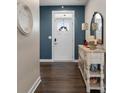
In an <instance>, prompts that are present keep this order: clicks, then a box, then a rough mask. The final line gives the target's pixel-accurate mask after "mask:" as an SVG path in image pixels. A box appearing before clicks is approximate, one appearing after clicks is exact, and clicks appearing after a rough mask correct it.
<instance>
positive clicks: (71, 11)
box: [52, 10, 75, 62]
mask: <svg viewBox="0 0 124 93" xmlns="http://www.w3.org/2000/svg"><path fill="white" fill-rule="evenodd" d="M56 13H72V15H73V17H72V20H73V21H72V22H73V28H72V31H73V48H72V52H73V57H72V60H70V61H75V21H74V20H75V11H74V10H60V11H54V10H53V11H52V62H54V53H53V51H54V48H53V40H54V39H53V37H54V34H53V31H54V28H53V27H54V14H56ZM59 61H61V60H59ZM67 62H68V60H67Z"/></svg>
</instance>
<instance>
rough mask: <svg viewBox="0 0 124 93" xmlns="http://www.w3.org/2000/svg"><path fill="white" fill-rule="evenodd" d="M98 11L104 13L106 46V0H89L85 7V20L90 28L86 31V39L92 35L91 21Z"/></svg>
mask: <svg viewBox="0 0 124 93" xmlns="http://www.w3.org/2000/svg"><path fill="white" fill-rule="evenodd" d="M95 11H97V12H100V13H101V14H102V15H103V20H104V47H105V46H106V0H89V2H88V3H87V5H86V7H85V22H87V23H88V24H89V30H88V31H86V39H87V38H88V37H89V35H90V22H91V19H92V16H93V13H94V12H95Z"/></svg>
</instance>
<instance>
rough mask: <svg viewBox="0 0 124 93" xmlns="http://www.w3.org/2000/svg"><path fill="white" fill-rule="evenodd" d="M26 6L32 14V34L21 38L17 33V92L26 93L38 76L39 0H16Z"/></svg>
mask: <svg viewBox="0 0 124 93" xmlns="http://www.w3.org/2000/svg"><path fill="white" fill-rule="evenodd" d="M18 1H22V2H24V3H25V4H27V5H28V6H29V7H30V9H31V11H32V14H33V25H34V26H33V32H32V33H31V34H30V35H29V36H23V35H22V34H21V33H20V32H19V31H17V51H18V52H17V82H18V83H17V87H18V89H17V92H18V93H28V91H29V89H30V88H31V87H32V85H33V84H34V82H35V81H36V80H37V78H38V77H39V76H40V68H39V67H40V63H39V58H40V57H39V40H40V39H39V0H18Z"/></svg>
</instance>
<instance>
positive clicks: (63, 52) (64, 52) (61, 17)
mask: <svg viewBox="0 0 124 93" xmlns="http://www.w3.org/2000/svg"><path fill="white" fill-rule="evenodd" d="M56 15H57V14H56ZM53 17H54V18H53V21H54V22H53V31H52V37H53V39H52V43H53V51H52V52H53V53H52V54H53V61H58V62H59V61H70V62H71V61H72V60H73V58H74V51H73V49H74V41H73V40H74V39H73V38H74V37H73V15H72V14H68V13H67V14H66V13H59V14H58V16H53Z"/></svg>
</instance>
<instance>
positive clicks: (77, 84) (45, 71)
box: [35, 62, 96, 93]
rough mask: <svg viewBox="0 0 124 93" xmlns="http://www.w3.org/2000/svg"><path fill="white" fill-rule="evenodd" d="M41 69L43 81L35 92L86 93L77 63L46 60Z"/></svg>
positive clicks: (41, 64)
mask: <svg viewBox="0 0 124 93" xmlns="http://www.w3.org/2000/svg"><path fill="white" fill-rule="evenodd" d="M40 71H41V78H42V82H41V84H40V85H39V86H38V88H37V89H36V91H35V93H86V91H85V90H86V89H85V84H84V81H83V79H82V76H81V74H80V71H79V69H78V66H77V63H74V62H73V63H72V62H68V63H66V62H61V63H60V62H53V63H48V62H46V63H45V62H44V63H40ZM94 93H96V92H94Z"/></svg>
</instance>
